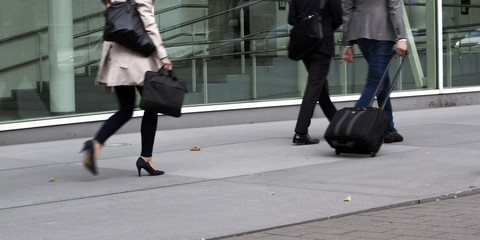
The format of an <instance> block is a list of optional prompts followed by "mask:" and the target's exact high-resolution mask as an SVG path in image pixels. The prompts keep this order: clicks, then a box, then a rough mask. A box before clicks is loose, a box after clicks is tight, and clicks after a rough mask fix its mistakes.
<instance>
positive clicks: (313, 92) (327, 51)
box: [288, 0, 343, 144]
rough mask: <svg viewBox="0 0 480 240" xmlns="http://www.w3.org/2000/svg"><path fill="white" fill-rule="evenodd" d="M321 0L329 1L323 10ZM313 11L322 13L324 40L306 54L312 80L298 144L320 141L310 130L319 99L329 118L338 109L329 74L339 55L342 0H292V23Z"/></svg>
mask: <svg viewBox="0 0 480 240" xmlns="http://www.w3.org/2000/svg"><path fill="white" fill-rule="evenodd" d="M320 1H325V7H324V9H323V11H321V12H320V11H319V8H320ZM312 13H318V14H319V15H320V16H321V17H322V28H323V40H322V42H321V43H320V45H319V46H318V47H316V48H314V49H313V50H312V51H311V52H309V53H308V54H307V55H305V56H304V57H303V58H302V61H303V63H304V64H305V67H306V68H307V71H308V81H307V86H306V88H305V94H304V95H303V100H302V105H301V106H300V112H299V114H298V119H297V124H296V126H295V135H294V136H293V143H296V144H315V143H319V142H320V140H319V139H315V138H312V137H310V135H309V134H308V127H309V126H310V123H311V119H312V116H313V112H314V110H315V106H316V104H317V102H318V103H319V104H320V107H321V108H322V110H323V113H324V114H325V116H326V117H327V118H328V120H331V119H332V118H333V115H334V114H335V112H336V111H337V109H336V108H335V105H333V103H332V101H331V100H330V94H329V92H328V82H327V75H328V71H329V69H330V61H331V58H332V57H333V56H335V44H334V37H333V32H334V31H335V29H337V28H338V27H340V25H342V15H343V9H342V4H341V0H291V1H290V8H289V12H288V23H289V24H290V25H292V26H295V25H296V24H297V23H298V22H299V21H301V19H302V18H304V17H306V16H308V15H310V14H312Z"/></svg>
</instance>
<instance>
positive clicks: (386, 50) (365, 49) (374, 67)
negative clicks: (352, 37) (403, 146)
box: [355, 39, 396, 134]
mask: <svg viewBox="0 0 480 240" xmlns="http://www.w3.org/2000/svg"><path fill="white" fill-rule="evenodd" d="M357 44H358V47H359V48H360V51H361V52H362V54H363V57H364V58H365V59H366V60H367V63H368V75H367V84H366V85H365V88H364V89H363V92H362V96H361V97H360V99H359V100H358V101H357V104H356V105H355V107H365V106H367V105H368V104H369V103H370V100H371V99H372V97H373V94H374V92H375V89H376V88H377V86H378V83H379V82H380V79H381V78H382V75H383V72H384V71H385V68H386V67H387V64H388V60H389V59H390V56H391V55H392V52H393V49H394V45H395V43H394V42H390V41H377V40H371V39H359V40H357ZM389 88H390V76H389V75H388V72H387V75H386V77H385V80H384V81H383V83H382V86H380V89H379V91H378V93H377V102H378V104H379V106H380V104H381V103H383V101H385V99H387V103H386V105H385V108H384V111H385V113H386V114H387V116H388V117H390V119H392V121H391V123H390V127H389V128H388V130H387V134H391V133H393V132H395V131H396V129H395V127H394V123H393V114H392V104H391V103H390V98H389V94H388V90H389Z"/></svg>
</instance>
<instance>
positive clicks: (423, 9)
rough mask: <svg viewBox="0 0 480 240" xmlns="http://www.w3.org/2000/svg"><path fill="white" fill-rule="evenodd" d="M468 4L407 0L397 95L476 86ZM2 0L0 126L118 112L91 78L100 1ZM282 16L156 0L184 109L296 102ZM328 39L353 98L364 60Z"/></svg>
mask: <svg viewBox="0 0 480 240" xmlns="http://www.w3.org/2000/svg"><path fill="white" fill-rule="evenodd" d="M473 2H474V1H468V0H467V1H464V0H462V1H460V0H444V1H430V0H404V7H405V11H404V14H405V23H406V27H407V33H408V42H409V51H410V55H409V57H408V58H409V59H408V64H406V66H405V67H404V69H403V70H402V74H401V78H400V80H399V81H398V83H397V86H396V88H395V91H396V92H400V93H401V92H403V91H409V92H411V91H420V92H421V91H422V90H427V89H428V90H432V89H433V90H435V89H442V88H458V87H472V86H473V87H479V86H480V81H479V80H478V79H479V75H480V72H479V71H480V67H479V63H480V55H479V53H480V51H479V49H480V45H479V44H480V5H478V4H474V3H473ZM0 3H1V5H2V8H1V9H0V13H1V14H0V21H1V22H0V52H2V55H1V57H0V112H1V114H0V124H6V123H15V122H20V121H33V120H38V119H52V118H54V119H55V118H65V117H67V118H68V117H75V116H83V115H96V114H100V113H105V112H111V111H114V110H116V108H117V103H116V99H115V95H114V94H106V93H104V88H103V87H102V86H96V85H94V84H93V82H94V79H95V75H96V72H97V69H98V63H99V60H100V55H101V47H102V27H103V25H104V17H103V6H102V5H101V3H100V0H0ZM437 4H441V5H442V6H441V7H438V5H437ZM438 9H441V11H438ZM287 14H288V1H280V0H157V1H156V3H155V16H156V19H157V23H158V25H159V29H160V33H161V35H162V38H163V40H164V42H165V45H166V47H167V51H168V53H169V57H170V58H171V60H172V61H173V64H174V65H173V66H174V71H175V73H176V75H177V76H178V77H180V78H183V79H185V80H186V81H187V83H188V90H189V93H188V94H187V95H186V98H185V106H198V105H206V106H208V105H214V104H215V105H218V104H230V103H243V102H264V101H274V100H275V101H279V100H291V99H299V98H301V96H302V91H303V87H304V85H305V82H306V70H305V69H304V66H303V64H302V63H301V62H294V61H291V60H289V59H288V58H287V53H286V47H287V44H288V34H289V31H290V29H291V26H289V25H288V24H287ZM439 14H441V17H438V15H439ZM438 24H442V26H443V28H442V30H441V31H442V32H438V28H437V26H438ZM335 36H336V44H337V49H336V51H337V56H336V57H335V58H334V60H333V62H332V65H331V69H330V73H329V76H328V79H329V85H330V91H331V94H332V95H333V96H348V95H356V94H359V93H360V92H361V90H362V89H363V86H364V81H365V80H364V76H366V72H365V71H366V69H367V68H366V62H365V61H364V60H363V58H362V57H361V56H360V55H357V59H356V61H354V63H349V64H346V63H345V62H343V60H341V52H342V43H341V39H342V33H341V29H340V30H339V31H338V32H337V33H336V34H335ZM439 36H441V37H439ZM439 39H440V40H439ZM442 39H443V40H442ZM439 41H441V42H439ZM441 46H443V47H441ZM356 53H357V54H359V53H360V51H359V50H358V49H356ZM440 54H441V56H442V58H439V55H440ZM439 59H440V60H439ZM439 61H443V65H441V66H440V65H439V63H438V62H439ZM395 62H396V63H399V62H400V61H399V59H397V60H396V61H395ZM395 62H394V64H396V63H395ZM393 70H394V67H392V71H393ZM440 71H442V74H441V75H440V74H439V72H440ZM439 76H443V79H442V81H441V82H439V81H438V79H439ZM419 94H421V93H419Z"/></svg>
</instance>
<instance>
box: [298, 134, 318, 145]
mask: <svg viewBox="0 0 480 240" xmlns="http://www.w3.org/2000/svg"><path fill="white" fill-rule="evenodd" d="M319 142H320V140H319V139H316V138H312V137H310V135H308V133H306V134H301V133H295V135H293V143H296V144H317V143H319Z"/></svg>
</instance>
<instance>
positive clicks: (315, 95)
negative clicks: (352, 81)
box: [295, 52, 337, 134]
mask: <svg viewBox="0 0 480 240" xmlns="http://www.w3.org/2000/svg"><path fill="white" fill-rule="evenodd" d="M330 60H331V57H330V56H327V55H325V54H322V53H317V52H314V53H312V54H310V55H308V56H307V57H306V58H304V59H303V63H304V64H305V67H306V68H307V72H308V82H307V86H306V88H305V94H304V95H303V101H302V105H301V106H300V112H299V114H298V119H297V125H296V126H295V132H296V133H301V134H304V133H308V127H309V126H310V122H311V119H312V116H313V112H314V110H315V106H316V105H317V102H318V103H319V104H320V107H321V108H322V110H323V113H324V114H325V116H326V117H327V118H328V120H329V121H330V120H331V119H332V118H333V115H334V114H335V113H336V112H337V109H336V108H335V105H333V103H332V101H331V100H330V94H329V92H328V81H327V75H328V70H329V69H330Z"/></svg>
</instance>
